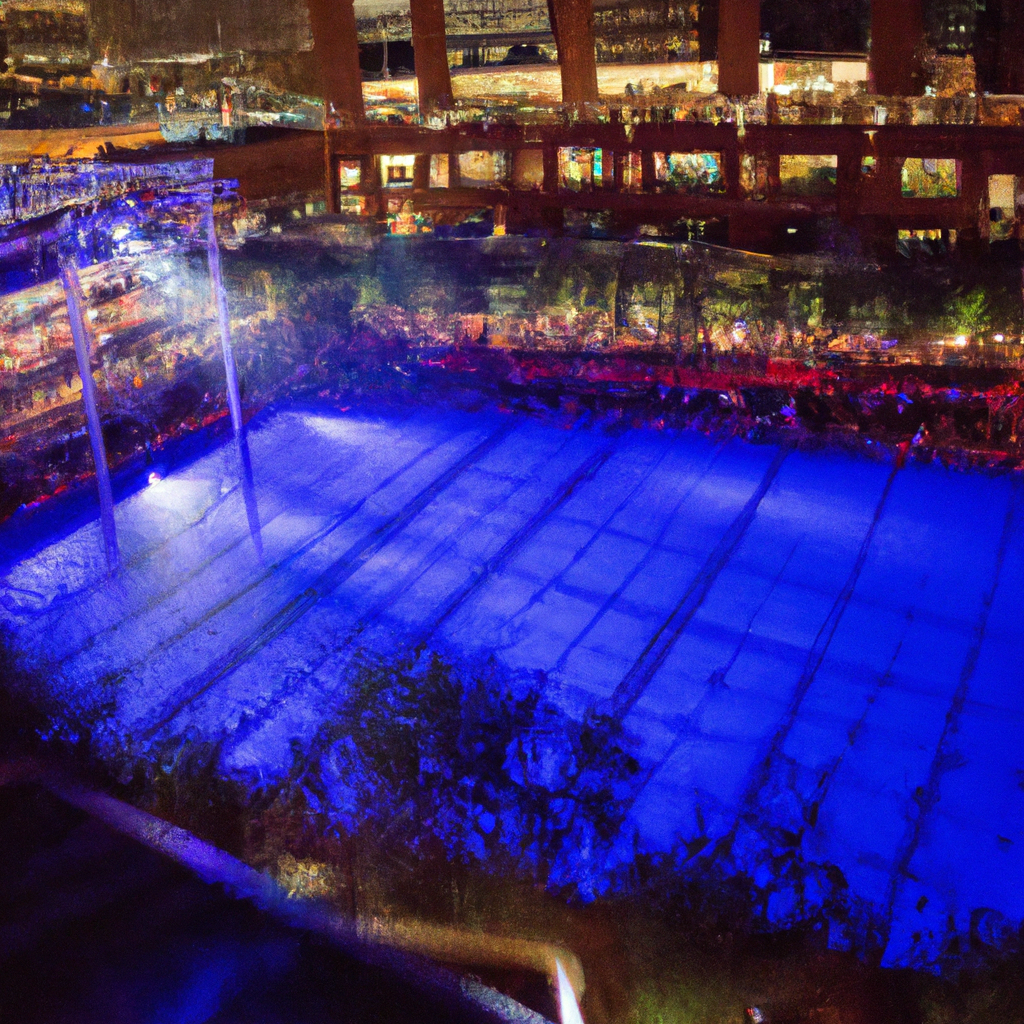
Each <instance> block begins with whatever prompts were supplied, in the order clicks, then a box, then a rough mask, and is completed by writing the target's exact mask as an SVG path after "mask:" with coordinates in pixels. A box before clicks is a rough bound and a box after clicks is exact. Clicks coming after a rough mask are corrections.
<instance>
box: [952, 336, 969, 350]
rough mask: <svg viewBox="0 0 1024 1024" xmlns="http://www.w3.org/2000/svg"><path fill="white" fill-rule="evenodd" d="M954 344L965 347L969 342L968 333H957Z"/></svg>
mask: <svg viewBox="0 0 1024 1024" xmlns="http://www.w3.org/2000/svg"><path fill="white" fill-rule="evenodd" d="M953 344H954V345H959V346H960V348H963V347H964V345H966V344H967V335H966V334H958V335H957V336H956V337H955V338H954V339H953Z"/></svg>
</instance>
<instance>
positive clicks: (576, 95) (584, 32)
mask: <svg viewBox="0 0 1024 1024" xmlns="http://www.w3.org/2000/svg"><path fill="white" fill-rule="evenodd" d="M548 10H549V17H550V18H551V31H552V33H553V34H554V37H555V45H556V46H557V47H558V68H559V71H560V72H561V75H562V105H563V106H565V107H569V108H574V109H576V110H579V109H580V108H581V107H582V106H583V104H585V103H597V100H598V94H597V54H596V52H595V50H594V9H593V5H592V3H591V0H550V2H549V4H548Z"/></svg>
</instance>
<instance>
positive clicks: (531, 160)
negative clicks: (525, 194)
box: [512, 149, 544, 189]
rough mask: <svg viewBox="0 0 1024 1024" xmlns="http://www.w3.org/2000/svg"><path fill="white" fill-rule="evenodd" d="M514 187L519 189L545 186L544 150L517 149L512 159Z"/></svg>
mask: <svg viewBox="0 0 1024 1024" xmlns="http://www.w3.org/2000/svg"><path fill="white" fill-rule="evenodd" d="M512 187H513V188H519V189H539V188H543V187H544V150H542V149H517V150H516V152H515V156H514V157H513V160H512Z"/></svg>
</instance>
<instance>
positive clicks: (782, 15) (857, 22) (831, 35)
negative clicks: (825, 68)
mask: <svg viewBox="0 0 1024 1024" xmlns="http://www.w3.org/2000/svg"><path fill="white" fill-rule="evenodd" d="M893 2H899V0H893ZM870 25H871V4H870V0H762V3H761V31H762V32H768V33H770V35H771V40H772V46H773V47H774V48H775V49H776V50H814V51H822V52H833V53H834V52H843V51H853V52H863V51H865V50H866V49H867V45H868V30H869V27H870Z"/></svg>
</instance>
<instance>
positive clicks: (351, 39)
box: [307, 0, 365, 121]
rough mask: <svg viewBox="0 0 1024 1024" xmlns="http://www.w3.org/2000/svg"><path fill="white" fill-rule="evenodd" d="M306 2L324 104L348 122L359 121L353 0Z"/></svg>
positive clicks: (360, 90)
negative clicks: (331, 107) (332, 108)
mask: <svg viewBox="0 0 1024 1024" xmlns="http://www.w3.org/2000/svg"><path fill="white" fill-rule="evenodd" d="M307 4H308V9H309V25H310V28H311V29H312V31H313V53H314V56H315V57H316V62H317V67H318V68H319V69H320V89H321V92H322V94H323V99H324V103H326V104H329V105H330V106H333V107H334V109H335V111H336V112H337V113H339V114H341V115H342V117H343V118H345V119H347V120H349V121H361V120H363V117H364V115H365V109H364V107H363V76H362V74H361V73H360V71H359V36H358V34H357V32H356V12H355V8H354V7H353V6H352V0H307Z"/></svg>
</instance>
